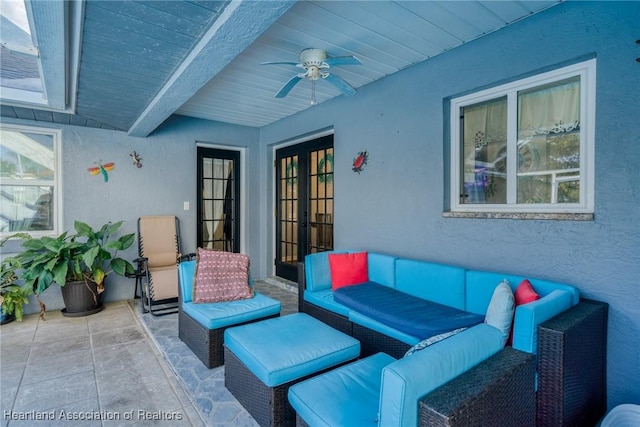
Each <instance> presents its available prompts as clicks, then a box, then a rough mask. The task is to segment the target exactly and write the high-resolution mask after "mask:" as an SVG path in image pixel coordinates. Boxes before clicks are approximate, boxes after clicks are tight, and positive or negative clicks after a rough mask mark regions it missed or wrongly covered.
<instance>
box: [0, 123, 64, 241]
mask: <svg viewBox="0 0 640 427" xmlns="http://www.w3.org/2000/svg"><path fill="white" fill-rule="evenodd" d="M2 129H3V130H7V131H13V132H27V133H37V134H42V135H49V136H51V137H53V156H54V160H53V162H54V168H55V170H54V178H53V206H54V210H53V213H54V218H53V230H32V231H0V237H7V236H11V235H13V234H16V233H18V232H20V233H27V234H29V235H31V236H33V237H41V236H57V235H58V234H60V233H61V230H62V212H63V207H62V200H63V197H62V131H61V130H60V129H49V128H41V127H31V126H22V125H13V124H6V123H3V124H2ZM1 183H2V185H18V186H24V185H27V184H28V185H33V186H37V185H50V184H51V181H43V182H40V181H37V180H36V181H29V182H28V183H25V182H24V181H20V180H11V179H5V178H2V182H1Z"/></svg>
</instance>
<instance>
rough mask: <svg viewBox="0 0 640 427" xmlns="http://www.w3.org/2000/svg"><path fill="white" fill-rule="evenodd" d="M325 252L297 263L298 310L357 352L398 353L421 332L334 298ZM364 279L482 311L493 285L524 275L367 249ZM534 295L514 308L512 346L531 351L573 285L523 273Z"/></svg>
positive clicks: (573, 294)
mask: <svg viewBox="0 0 640 427" xmlns="http://www.w3.org/2000/svg"><path fill="white" fill-rule="evenodd" d="M332 253H344V252H340V251H327V252H319V253H315V254H311V255H307V256H306V258H305V262H304V263H300V264H299V268H298V273H299V274H298V286H299V292H298V298H299V301H298V303H299V311H301V312H305V313H308V314H311V315H312V316H315V317H317V318H318V319H320V320H322V321H324V322H325V323H327V324H329V325H331V326H333V327H334V328H336V329H338V330H340V331H343V332H345V333H348V334H350V335H352V336H353V337H354V338H356V339H358V340H359V341H360V344H361V348H362V353H361V356H367V355H371V354H373V353H376V352H380V351H382V352H385V353H387V354H389V355H390V356H393V357H395V358H399V357H402V356H403V355H404V354H405V352H406V351H407V350H408V349H409V348H410V347H411V346H413V345H415V344H417V343H418V342H420V341H421V340H422V339H423V338H424V337H416V336H411V335H409V334H407V333H403V332H402V331H398V330H396V329H394V328H391V327H388V326H386V325H385V324H382V323H381V322H379V321H377V320H376V319H372V318H370V317H368V316H366V315H362V314H361V313H359V312H358V311H355V310H351V309H349V308H348V307H345V306H344V305H342V304H340V303H338V302H336V301H335V299H334V297H333V291H332V289H331V271H330V267H329V254H332ZM367 258H368V265H367V267H368V277H369V281H371V282H375V283H378V284H381V285H384V286H387V287H391V288H393V289H396V290H398V291H400V292H402V293H407V294H410V295H413V296H415V297H418V298H422V299H425V300H428V301H432V302H435V303H439V304H442V305H445V306H450V307H453V308H456V309H460V310H464V311H466V312H470V313H476V314H480V315H484V314H486V312H487V307H488V305H489V302H490V300H491V297H492V295H493V291H494V289H495V288H496V286H497V285H498V284H499V283H500V282H501V281H502V280H503V279H506V280H508V282H509V285H510V286H511V287H512V289H513V290H514V291H515V289H516V287H517V286H518V285H519V284H520V282H521V281H522V280H523V279H525V277H522V276H517V275H513V274H503V273H497V272H487V271H477V270H467V269H464V268H462V267H457V266H451V265H445V264H439V263H434V262H429V261H419V260H412V259H406V258H399V257H394V256H391V255H386V254H380V253H372V252H369V253H368V254H367ZM528 279H529V281H530V282H531V283H532V285H533V287H534V289H535V290H536V292H537V293H538V294H539V295H540V299H539V300H537V301H534V302H532V303H529V304H526V305H521V306H518V307H517V308H516V311H515V316H514V326H513V348H514V349H517V350H521V351H524V352H527V353H536V347H537V340H538V326H539V325H540V324H542V323H543V322H545V321H547V320H549V319H551V318H552V317H554V316H556V315H558V314H560V313H562V312H563V311H565V310H567V309H568V308H570V307H572V306H574V305H576V304H577V303H578V302H579V300H580V294H579V291H578V289H577V288H575V287H573V286H571V285H567V284H562V283H556V282H552V281H548V280H539V279H535V278H528Z"/></svg>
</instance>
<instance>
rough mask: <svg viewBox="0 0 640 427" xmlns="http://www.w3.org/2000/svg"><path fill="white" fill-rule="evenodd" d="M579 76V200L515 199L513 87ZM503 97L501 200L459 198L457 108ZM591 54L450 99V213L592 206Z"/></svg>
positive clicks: (571, 210) (588, 210)
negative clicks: (503, 187)
mask: <svg viewBox="0 0 640 427" xmlns="http://www.w3.org/2000/svg"><path fill="white" fill-rule="evenodd" d="M576 76H579V77H580V202H579V203H539V204H538V203H536V204H522V203H520V204H519V203H517V202H516V186H515V183H516V182H517V175H516V174H517V164H516V162H517V156H516V155H515V154H516V150H517V146H516V143H517V105H518V103H517V96H518V92H520V91H523V90H526V89H531V88H535V87H538V86H543V85H546V84H550V83H554V82H558V81H561V80H565V79H569V78H571V77H576ZM504 96H506V97H507V203H505V204H470V203H461V197H460V196H461V194H460V193H461V188H462V185H461V184H462V182H461V181H462V170H461V167H462V163H461V120H460V117H461V115H462V109H463V108H464V107H466V106H470V105H474V104H477V103H480V102H484V101H488V100H492V99H496V98H500V97H504ZM595 108H596V60H595V58H594V59H590V60H588V61H584V62H580V63H577V64H573V65H569V66H566V67H563V68H559V69H556V70H553V71H548V72H545V73H541V74H537V75H535V76H531V77H527V78H524V79H520V80H516V81H513V82H509V83H506V84H503V85H500V86H496V87H492V88H489V89H485V90H482V91H479V92H475V93H472V94H469V95H464V96H461V97H458V98H453V99H452V100H451V110H450V112H451V115H450V119H451V122H450V129H451V140H450V149H451V164H450V172H451V173H450V193H449V194H450V209H451V212H453V213H456V212H459V213H500V214H505V213H506V214H508V213H514V214H519V213H523V214H543V215H544V214H592V213H593V210H594V193H595V187H594V182H595V180H594V175H595V173H594V170H595V159H594V157H595V116H596V114H595Z"/></svg>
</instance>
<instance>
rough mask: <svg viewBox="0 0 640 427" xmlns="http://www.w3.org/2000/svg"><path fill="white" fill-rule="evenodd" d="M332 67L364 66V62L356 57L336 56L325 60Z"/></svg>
mask: <svg viewBox="0 0 640 427" xmlns="http://www.w3.org/2000/svg"><path fill="white" fill-rule="evenodd" d="M324 62H326V63H327V65H328V66H330V67H335V66H336V65H362V62H361V61H360V60H359V59H358V58H356V57H355V56H334V57H333V58H327V59H325V60H324Z"/></svg>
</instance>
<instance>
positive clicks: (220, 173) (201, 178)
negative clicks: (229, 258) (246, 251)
mask: <svg viewBox="0 0 640 427" xmlns="http://www.w3.org/2000/svg"><path fill="white" fill-rule="evenodd" d="M197 158H198V167H197V176H198V195H197V196H198V197H197V211H198V213H197V222H198V230H197V236H198V238H197V243H198V247H200V248H207V249H215V250H220V251H226V252H240V219H241V218H240V152H239V151H231V150H220V149H215V148H206V147H198V152H197Z"/></svg>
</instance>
